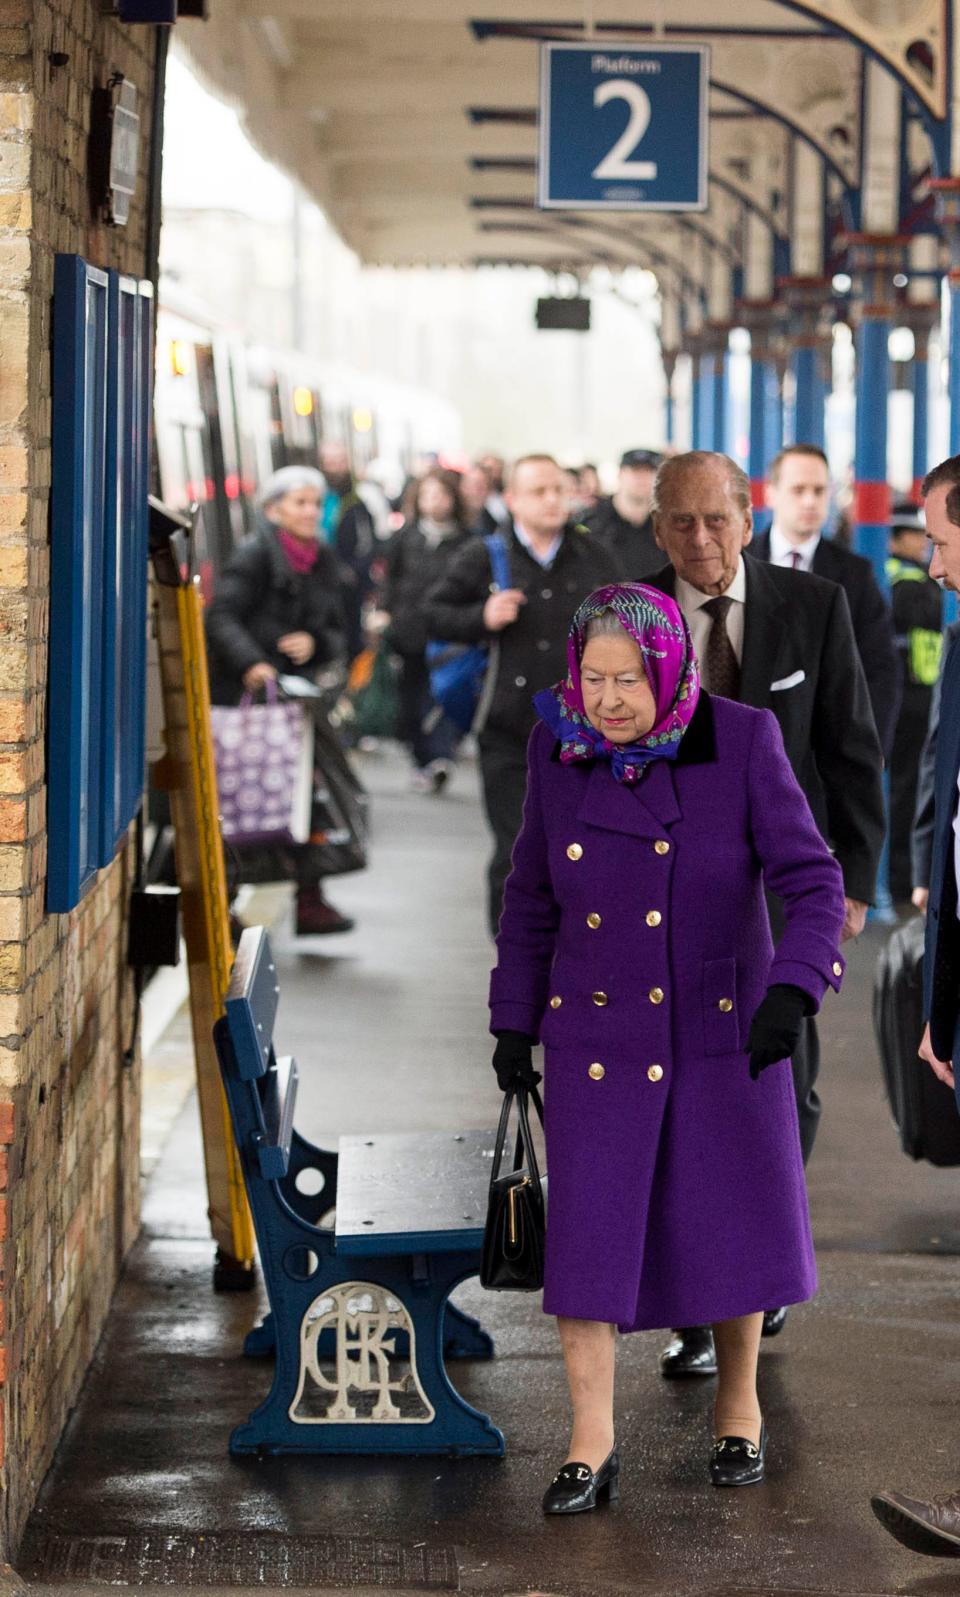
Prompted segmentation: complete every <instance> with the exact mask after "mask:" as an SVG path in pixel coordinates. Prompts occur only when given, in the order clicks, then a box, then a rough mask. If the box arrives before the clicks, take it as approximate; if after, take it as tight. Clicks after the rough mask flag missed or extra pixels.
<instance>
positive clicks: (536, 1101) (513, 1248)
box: [480, 1087, 547, 1292]
mask: <svg viewBox="0 0 960 1597" xmlns="http://www.w3.org/2000/svg"><path fill="white" fill-rule="evenodd" d="M531 1099H532V1101H533V1105H534V1108H535V1109H536V1111H537V1115H538V1116H539V1119H540V1124H541V1125H543V1104H542V1103H541V1101H540V1094H539V1093H538V1091H537V1089H536V1087H532V1088H531V1089H530V1091H529V1092H528V1091H527V1088H526V1087H515V1088H513V1089H512V1090H511V1091H510V1092H506V1093H504V1095H503V1108H502V1110H501V1111H500V1124H499V1126H498V1127H497V1143H496V1148H495V1150H494V1155H493V1170H492V1172H491V1175H490V1196H489V1199H488V1202H487V1223H486V1228H485V1230H484V1233H483V1252H482V1254H481V1258H480V1285H481V1286H484V1287H486V1289H487V1291H488V1292H539V1291H540V1288H541V1287H542V1286H543V1252H544V1244H545V1241H546V1234H547V1206H546V1193H545V1188H546V1176H544V1177H541V1175H540V1167H539V1165H538V1163H537V1151H536V1148H535V1147H534V1145H533V1137H532V1136H531V1134H530V1116H529V1110H528V1103H529V1101H530V1100H531ZM514 1102H516V1106H517V1136H516V1142H515V1143H514V1150H513V1167H512V1169H509V1170H504V1168H503V1165H504V1154H505V1151H506V1145H507V1132H508V1131H509V1128H510V1114H511V1110H512V1108H513V1105H514Z"/></svg>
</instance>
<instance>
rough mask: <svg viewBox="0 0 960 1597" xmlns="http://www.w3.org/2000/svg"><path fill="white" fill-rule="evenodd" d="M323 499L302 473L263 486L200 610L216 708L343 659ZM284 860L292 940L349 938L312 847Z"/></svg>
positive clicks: (292, 470)
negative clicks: (252, 521)
mask: <svg viewBox="0 0 960 1597" xmlns="http://www.w3.org/2000/svg"><path fill="white" fill-rule="evenodd" d="M325 491H326V484H325V482H324V479H323V477H322V475H321V473H320V472H319V471H314V470H312V469H311V468H310V467H308V466H284V467H283V468H282V469H281V470H280V471H275V472H274V474H273V476H272V477H270V478H268V480H267V482H266V483H265V484H264V485H263V488H262V489H261V492H260V507H261V509H262V511H263V515H264V518H265V519H264V524H263V526H262V527H261V528H260V530H259V531H258V532H257V533H255V535H254V536H253V537H252V538H250V539H248V540H247V542H246V543H242V544H241V545H240V546H239V547H238V548H237V549H236V550H235V552H234V554H233V555H232V556H231V558H230V560H229V561H228V562H227V564H226V566H225V567H224V569H223V571H222V572H221V573H220V576H219V578H218V581H217V586H216V592H215V594H214V598H213V601H212V603H211V604H210V606H209V608H208V609H207V612H206V634H207V658H208V663H209V668H210V697H211V699H212V701H213V703H214V704H238V703H239V702H240V699H241V698H242V697H243V695H244V693H255V692H257V691H258V690H259V689H261V688H264V687H265V686H266V685H267V683H268V682H273V681H276V678H277V676H278V675H282V676H302V677H307V678H313V676H314V675H315V673H316V671H317V669H318V668H319V667H320V666H324V665H329V664H330V663H331V662H332V661H334V660H339V659H341V658H343V656H344V653H345V647H346V631H345V625H344V619H343V610H342V606H341V602H340V585H339V574H338V571H337V563H336V559H335V557H334V555H333V552H332V551H331V550H330V549H329V548H328V547H327V545H326V544H324V543H322V542H321V541H320V539H319V537H318V526H319V517H320V507H321V505H322V503H323V496H324V493H325ZM277 852H280V851H277ZM282 854H283V859H282V862H281V864H280V865H279V866H278V872H277V873H278V875H283V876H292V877H293V879H294V880H295V881H296V883H297V934H298V936H303V935H316V934H319V933H323V932H338V931H349V930H350V928H351V926H352V924H353V923H352V921H350V920H348V919H347V917H346V916H343V915H341V914H340V913H339V911H337V910H336V909H334V907H333V905H332V904H329V903H328V902H327V900H326V899H325V898H324V896H323V892H322V890H321V887H320V881H319V878H318V874H317V869H316V864H315V862H314V860H313V859H312V857H311V849H310V845H309V844H303V845H297V846H294V845H291V846H290V847H288V848H285V849H284V850H283V851H282ZM258 879H263V878H262V872H258Z"/></svg>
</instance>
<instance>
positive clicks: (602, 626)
mask: <svg viewBox="0 0 960 1597" xmlns="http://www.w3.org/2000/svg"><path fill="white" fill-rule="evenodd" d="M618 634H619V635H620V636H621V637H624V636H626V637H629V636H630V634H629V632H627V629H626V627H625V626H624V625H623V623H622V622H621V621H620V619H619V617H618V616H617V612H616V611H615V610H598V612H597V614H596V615H594V616H591V617H590V620H589V621H588V622H587V624H586V626H585V627H584V630H583V641H584V643H589V642H590V639H591V638H615V637H617V636H618Z"/></svg>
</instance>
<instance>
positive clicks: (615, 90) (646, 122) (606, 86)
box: [593, 78, 657, 183]
mask: <svg viewBox="0 0 960 1597" xmlns="http://www.w3.org/2000/svg"><path fill="white" fill-rule="evenodd" d="M610 100H626V102H627V104H628V106H629V107H630V120H629V122H628V123H627V125H626V128H625V129H624V131H623V132H622V133H621V135H620V137H619V138H618V140H617V142H616V144H614V145H613V146H612V147H611V148H610V149H609V150H608V151H607V153H606V155H605V156H604V158H603V160H602V161H601V162H600V164H599V166H595V167H594V169H593V175H594V177H608V178H609V177H613V178H626V179H628V180H632V181H633V182H635V183H636V182H641V183H653V182H655V181H656V176H657V163H656V161H629V160H627V156H628V155H630V153H631V151H633V150H635V149H636V147H637V145H638V144H639V143H640V140H641V139H642V138H643V135H644V134H645V133H646V131H647V128H648V127H649V126H650V97H649V95H648V94H647V93H646V91H645V90H643V89H641V87H640V85H639V83H634V82H633V81H632V79H630V78H608V79H607V81H606V83H598V84H597V87H596V88H595V89H594V91H593V103H594V105H596V106H601V105H607V104H608V103H609V101H610Z"/></svg>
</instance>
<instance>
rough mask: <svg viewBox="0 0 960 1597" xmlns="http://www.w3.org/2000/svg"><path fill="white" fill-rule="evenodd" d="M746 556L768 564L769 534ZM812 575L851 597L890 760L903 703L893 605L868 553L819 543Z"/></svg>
mask: <svg viewBox="0 0 960 1597" xmlns="http://www.w3.org/2000/svg"><path fill="white" fill-rule="evenodd" d="M746 552H747V554H748V555H749V556H752V557H753V558H754V559H757V560H766V561H769V559H770V534H769V532H762V533H759V534H758V536H757V537H755V538H754V539H753V541H752V543H749V544H748V545H747V549H746ZM812 572H813V575H815V576H817V577H825V578H826V580H827V581H828V582H836V583H837V584H838V586H839V587H841V588H842V589H843V591H844V593H845V594H846V596H847V604H848V605H849V607H850V620H851V621H852V623H853V635H854V637H855V638H856V640H857V650H858V653H859V655H860V659H861V662H862V664H863V671H864V675H865V677H866V679H867V688H868V689H869V693H870V706H871V708H872V710H873V718H874V721H875V722H876V726H877V735H878V737H879V739H880V747H881V748H882V750H883V757H884V759H885V760H887V761H889V759H890V751H891V749H892V748H893V733H894V728H895V727H896V724H897V709H898V707H899V704H900V662H899V660H898V659H897V645H896V640H895V638H894V631H893V616H892V614H891V611H890V605H889V604H888V603H887V600H886V599H885V598H884V596H883V594H882V593H881V592H880V586H879V584H878V582H877V579H876V577H875V575H874V571H873V566H872V564H871V562H870V561H869V560H868V559H867V558H866V556H865V555H858V554H856V553H855V552H854V550H853V549H845V548H844V547H843V545H842V544H841V543H838V542H837V540H836V538H821V539H820V541H819V543H818V544H817V547H816V549H815V550H814V554H813V566H812ZM807 574H808V573H801V575H807Z"/></svg>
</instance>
